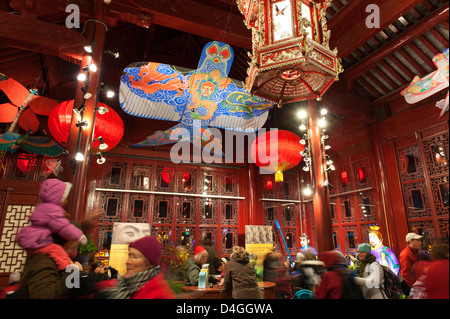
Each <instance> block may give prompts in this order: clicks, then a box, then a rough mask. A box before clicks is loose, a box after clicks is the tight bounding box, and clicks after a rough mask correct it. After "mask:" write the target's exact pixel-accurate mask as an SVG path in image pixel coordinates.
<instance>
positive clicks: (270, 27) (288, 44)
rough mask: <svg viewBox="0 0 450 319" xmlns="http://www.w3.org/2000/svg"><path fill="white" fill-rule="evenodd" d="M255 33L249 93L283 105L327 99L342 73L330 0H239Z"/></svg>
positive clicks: (248, 84)
mask: <svg viewBox="0 0 450 319" xmlns="http://www.w3.org/2000/svg"><path fill="white" fill-rule="evenodd" d="M236 1H237V4H238V7H239V9H240V10H241V12H242V14H243V15H244V17H245V20H244V23H245V24H246V25H247V27H249V28H251V29H252V41H253V53H252V54H251V55H250V54H249V55H250V57H251V59H252V61H251V62H250V68H249V69H248V70H247V73H248V78H247V80H246V83H245V87H246V89H247V90H248V91H249V92H250V93H251V94H253V95H256V96H259V97H262V98H265V99H267V100H270V101H272V102H275V103H278V105H279V107H281V105H282V104H286V103H292V102H297V101H302V100H309V99H318V98H320V97H322V95H323V94H324V93H325V91H326V90H327V89H328V88H329V87H330V85H331V84H332V83H333V82H334V81H336V80H337V79H338V75H339V73H341V72H342V67H341V63H340V59H339V58H338V57H337V50H336V49H334V50H333V51H331V50H330V48H329V39H330V31H329V30H328V28H327V24H326V22H327V21H326V18H325V10H326V9H327V8H328V6H329V5H330V4H331V0H315V1H312V0H236Z"/></svg>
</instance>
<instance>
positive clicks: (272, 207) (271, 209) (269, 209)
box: [263, 201, 278, 226]
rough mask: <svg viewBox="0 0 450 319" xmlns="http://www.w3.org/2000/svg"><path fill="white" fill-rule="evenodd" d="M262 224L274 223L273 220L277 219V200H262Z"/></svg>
mask: <svg viewBox="0 0 450 319" xmlns="http://www.w3.org/2000/svg"><path fill="white" fill-rule="evenodd" d="M263 207H264V225H268V226H272V225H275V220H276V219H278V202H268V201H264V205H263Z"/></svg>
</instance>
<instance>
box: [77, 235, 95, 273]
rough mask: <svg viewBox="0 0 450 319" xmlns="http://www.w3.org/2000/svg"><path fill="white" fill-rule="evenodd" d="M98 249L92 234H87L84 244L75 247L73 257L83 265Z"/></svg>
mask: <svg viewBox="0 0 450 319" xmlns="http://www.w3.org/2000/svg"><path fill="white" fill-rule="evenodd" d="M97 251H98V247H97V245H96V244H95V243H94V239H93V238H92V235H89V237H88V242H87V243H86V245H79V246H78V249H77V257H76V258H75V259H76V260H77V261H78V262H79V263H80V264H81V265H82V266H83V267H87V266H88V265H89V260H90V259H91V257H92V256H93V255H94V254H95V253H96V252H97Z"/></svg>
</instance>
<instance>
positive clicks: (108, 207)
mask: <svg viewBox="0 0 450 319" xmlns="http://www.w3.org/2000/svg"><path fill="white" fill-rule="evenodd" d="M100 194H101V195H100V198H101V207H102V209H103V210H104V211H105V212H106V214H102V215H100V222H121V221H122V217H123V215H122V214H123V208H124V202H125V194H124V193H119V192H102V193H100Z"/></svg>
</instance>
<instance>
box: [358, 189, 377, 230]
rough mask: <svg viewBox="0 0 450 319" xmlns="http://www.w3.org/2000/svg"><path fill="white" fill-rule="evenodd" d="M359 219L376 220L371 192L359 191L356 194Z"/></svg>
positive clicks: (363, 220)
mask: <svg viewBox="0 0 450 319" xmlns="http://www.w3.org/2000/svg"><path fill="white" fill-rule="evenodd" d="M357 199H358V211H359V220H360V221H362V222H365V221H373V222H375V223H376V222H377V212H376V206H375V198H374V195H373V192H360V193H358V195H357Z"/></svg>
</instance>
